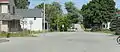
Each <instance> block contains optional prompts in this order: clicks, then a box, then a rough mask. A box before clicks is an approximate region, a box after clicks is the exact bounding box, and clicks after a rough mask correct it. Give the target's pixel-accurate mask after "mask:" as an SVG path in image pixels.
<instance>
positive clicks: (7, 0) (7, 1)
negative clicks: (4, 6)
mask: <svg viewBox="0 0 120 52" xmlns="http://www.w3.org/2000/svg"><path fill="white" fill-rule="evenodd" d="M0 3H9V0H0Z"/></svg>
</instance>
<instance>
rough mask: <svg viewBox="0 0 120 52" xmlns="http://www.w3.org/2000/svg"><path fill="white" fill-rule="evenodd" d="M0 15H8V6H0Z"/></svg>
mask: <svg viewBox="0 0 120 52" xmlns="http://www.w3.org/2000/svg"><path fill="white" fill-rule="evenodd" d="M1 13H8V5H1Z"/></svg>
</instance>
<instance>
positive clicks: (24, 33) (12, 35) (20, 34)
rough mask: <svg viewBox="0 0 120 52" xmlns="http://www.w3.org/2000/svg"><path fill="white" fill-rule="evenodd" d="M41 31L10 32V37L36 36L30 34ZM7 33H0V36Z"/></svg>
mask: <svg viewBox="0 0 120 52" xmlns="http://www.w3.org/2000/svg"><path fill="white" fill-rule="evenodd" d="M39 33H42V32H41V31H24V32H15V33H10V37H36V36H34V35H32V34H39ZM7 35H8V33H5V32H3V33H0V37H6V36H7Z"/></svg>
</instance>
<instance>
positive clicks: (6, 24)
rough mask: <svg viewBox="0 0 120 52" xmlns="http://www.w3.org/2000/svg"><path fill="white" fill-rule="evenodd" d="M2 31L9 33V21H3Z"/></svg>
mask: <svg viewBox="0 0 120 52" xmlns="http://www.w3.org/2000/svg"><path fill="white" fill-rule="evenodd" d="M1 23H2V25H1V31H4V32H8V22H7V21H1Z"/></svg>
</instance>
